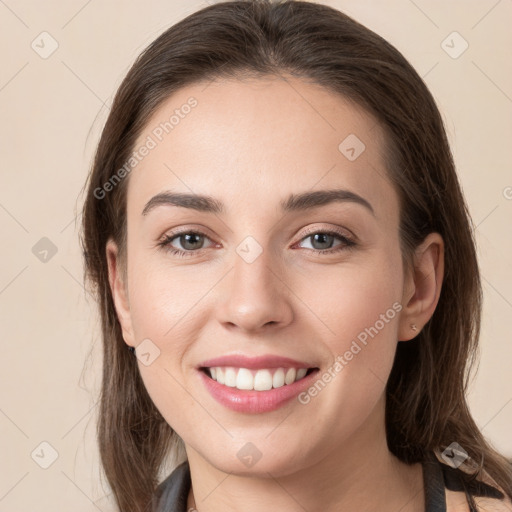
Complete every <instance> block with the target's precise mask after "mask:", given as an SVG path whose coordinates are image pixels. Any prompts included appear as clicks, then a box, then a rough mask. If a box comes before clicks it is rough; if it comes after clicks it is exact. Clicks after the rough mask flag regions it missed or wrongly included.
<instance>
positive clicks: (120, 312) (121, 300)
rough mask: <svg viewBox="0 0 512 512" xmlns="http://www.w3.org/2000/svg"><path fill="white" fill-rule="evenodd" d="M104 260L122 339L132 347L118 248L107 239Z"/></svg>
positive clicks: (129, 320)
mask: <svg viewBox="0 0 512 512" xmlns="http://www.w3.org/2000/svg"><path fill="white" fill-rule="evenodd" d="M106 258H107V264H108V280H109V283H110V291H111V293H112V299H113V301H114V306H115V308H116V313H117V318H118V320H119V323H120V324H121V329H122V332H123V339H124V341H125V342H126V343H127V344H128V345H129V346H132V347H134V346H135V345H136V343H135V339H134V335H133V328H132V321H131V314H130V304H129V300H128V292H127V286H126V283H125V282H124V281H123V272H122V271H121V270H122V269H121V267H120V261H119V257H118V247H117V244H116V243H115V242H114V241H113V240H112V239H109V240H108V242H107V244H106Z"/></svg>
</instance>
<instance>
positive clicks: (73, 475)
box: [0, 0, 512, 512]
mask: <svg viewBox="0 0 512 512" xmlns="http://www.w3.org/2000/svg"><path fill="white" fill-rule="evenodd" d="M326 3H328V4H329V5H331V6H333V7H337V8H339V9H340V10H343V11H345V12H346V13H347V14H349V15H351V16H353V17H354V18H355V19H357V20H358V21H360V22H362V23H363V24H365V25H367V26H368V27H369V28H371V29H373V30H375V31H376V32H378V33H379V34H381V35H382V36H384V37H385V38H386V39H388V40H389V41H390V42H391V43H392V44H394V45H395V46H396V47H397V48H398V49H399V50H400V51H401V52H402V53H403V54H404V55H405V56H406V57H407V58H408V59H409V60H410V61H411V63H412V64H413V65H414V66H415V68H416V69H417V70H418V72H419V73H420V74H421V75H422V76H423V77H425V80H426V82H427V84H428V86H429V87H430V89H431V90H432V92H433V94H434V96H435V98H436V100H437V101H438V104H439V106H440V108H441V110H442V113H443V116H444V119H445V121H446V126H447V130H448V132H449V137H450V140H451V143H452V147H453V151H454V155H455V159H456V163H457V165H458V172H459V176H460V179H461V182H462V185H463V188H464V191H465V194H466V196H467V200H468V202H469V205H470V209H471V214H472V216H473V219H474V221H475V224H476V225H477V230H476V237H477V241H478V251H479V257H480V262H481V266H482V273H483V282H484V293H485V309H484V323H483V333H482V340H481V341H482V349H481V353H482V357H481V364H480V369H479V373H478V376H477V378H476V379H475V381H474V384H473V385H472V388H471V393H470V405H471V409H472V411H473V413H474V416H475V418H476V420H477V423H478V424H479V425H480V427H481V428H482V429H483V431H484V434H485V435H486V436H488V438H489V439H490V440H491V441H492V442H493V443H494V444H495V445H496V447H497V448H499V449H500V450H502V451H503V452H505V453H506V454H507V455H509V456H512V436H511V434H510V432H511V428H510V425H511V424H512V421H511V420H512V377H511V370H510V368H511V362H512V343H511V341H512V340H511V329H510V324H509V319H510V318H511V316H512V291H511V290H512V258H511V253H512V239H511V238H512V237H511V233H512V230H511V229H510V221H511V220H512V174H511V168H512V167H511V161H512V152H511V149H510V146H511V141H512V116H511V113H512V67H511V61H510V48H512V32H511V30H510V26H511V25H512V24H511V22H512V1H510V0H500V1H497V0H479V1H468V0H457V1H453V0H452V1H450V2H446V1H444V0H435V1H427V0H414V1H412V0H392V1H386V2H379V1H377V0H375V1H358V0H338V1H335V0H332V1H329V2H326ZM204 5H206V4H205V2H202V3H201V2H196V1H181V0H179V1H178V0H172V1H170V0H165V1H164V0H145V1H144V2H142V1H131V2H120V1H113V0H107V1H100V0H89V1H86V0H72V1H67V2H56V1H46V2H40V1H36V0H24V1H16V0H0V48H1V50H0V51H1V59H2V60H1V68H0V69H1V71H0V109H1V110H0V111H1V113H2V114H1V123H0V144H1V155H2V161H1V171H0V228H1V232H2V244H1V246H2V252H1V257H2V264H1V267H0V315H1V337H2V342H1V343H2V345H1V347H2V348H1V357H0V365H1V370H0V396H1V398H0V429H1V430H0V431H1V433H2V435H1V437H0V452H1V454H2V455H1V456H0V460H1V462H0V464H1V467H0V512H7V511H8V512H16V511H29V510H36V509H37V510H40V511H50V510H51V511H53V510H73V511H74V512H89V511H94V510H103V511H110V510H113V506H112V503H111V500H110V499H109V496H108V493H109V491H108V488H107V486H106V484H104V483H102V482H101V481H100V470H99V464H98V452H97V448H96V438H95V426H96V423H95V422H96V411H97V408H96V404H97V398H96V397H97V391H98V385H99V378H100V367H101V358H100V351H99V347H100V344H99V340H98V337H97V333H98V321H97V317H96V310H95V305H94V303H93V301H92V300H91V299H90V298H89V297H88V296H87V295H86V293H85V292H84V289H83V285H82V262H81V254H80V249H79V246H78V239H77V233H78V230H77V226H78V224H77V223H78V222H79V221H80V217H79V216H78V217H77V213H79V211H80V206H81V203H82V197H81V196H80V190H81V188H82V186H83V183H84V180H85V177H86V173H87V170H88V167H89V164H90V161H91V156H92V152H93V150H94V147H95V144H96V142H97V140H98V137H99V133H100V130H101V128H102V125H103V123H104V121H105V119H106V115H107V113H108V106H109V105H110V103H111V100H112V96H113V93H114V91H115V90H116V88H117V87H118V86H119V84H120V81H121V80H122V78H123V76H124V75H125V73H126V71H127V70H128V68H129V66H130V65H131V63H132V62H133V60H134V58H135V57H136V55H137V54H138V53H139V52H140V51H141V50H142V49H143V48H144V47H145V46H146V45H147V44H149V43H150V42H151V41H152V40H153V39H154V38H155V37H156V36H157V35H159V34H160V33H161V32H162V31H163V30H164V29H166V28H167V27H169V26H170V25H171V24H173V23H174V22H176V21H178V20H179V19H181V18H183V17H184V16H186V15H188V14H190V13H191V12H193V11H195V10H197V9H198V8H200V7H201V6H204ZM43 31H47V32H48V33H49V34H51V37H52V38H54V39H55V40H56V41H57V43H58V48H57V50H56V51H55V52H54V53H53V54H52V55H50V56H49V57H48V58H46V59H43V58H42V57H41V56H40V54H39V53H41V52H43V51H48V50H49V49H51V40H50V38H49V36H39V34H41V32H43ZM454 31H457V32H458V33H459V34H460V35H461V36H462V38H464V40H465V41H467V43H468V44H469V46H468V48H467V50H466V51H465V52H464V53H462V54H461V55H460V56H459V57H458V58H452V56H453V55H454V54H455V53H454V52H458V51H460V50H461V49H462V48H463V46H462V45H463V44H464V41H463V40H462V39H460V38H458V36H450V37H449V38H448V39H447V41H446V43H444V47H445V49H447V50H448V51H450V52H451V53H452V56H450V55H449V54H448V53H446V51H445V49H443V46H442V41H444V40H445V39H446V38H447V36H449V35H450V34H451V33H452V32H454ZM454 37H455V38H454ZM42 38H45V39H44V42H43V43H42V42H41V39H42ZM33 41H35V42H34V46H35V48H37V50H38V51H39V53H37V52H36V51H35V50H34V49H33V48H32V47H31V44H32V42H33ZM43 44H44V48H43ZM447 44H448V45H449V46H451V47H452V48H449V47H448V48H447V47H446V45H447ZM36 45H39V46H36ZM507 187H508V188H507ZM43 237H47V238H49V239H50V240H51V242H52V243H53V244H54V245H55V248H56V249H57V252H56V254H54V255H52V253H51V252H49V253H48V254H47V255H46V258H47V261H46V262H43V261H40V259H39V258H41V257H43V256H44V255H43V254H41V253H40V252H39V254H38V256H39V257H36V254H34V253H33V247H34V246H35V245H36V243H38V241H39V240H40V239H41V238H43ZM40 243H42V244H44V243H48V242H40ZM37 247H39V246H36V248H37ZM35 252H36V253H37V252H38V251H37V250H35ZM91 348H92V352H91V357H90V358H88V355H89V352H90V351H91ZM42 442H47V443H49V444H50V445H51V446H52V447H53V448H54V449H55V450H56V452H58V458H57V459H56V460H55V461H54V463H53V464H51V466H49V467H48V469H43V468H42V467H40V464H43V465H44V464H45V463H46V464H48V463H49V462H51V460H52V459H51V449H50V448H48V447H47V446H45V445H43V446H42V447H41V446H40V443H42ZM31 454H32V455H31Z"/></svg>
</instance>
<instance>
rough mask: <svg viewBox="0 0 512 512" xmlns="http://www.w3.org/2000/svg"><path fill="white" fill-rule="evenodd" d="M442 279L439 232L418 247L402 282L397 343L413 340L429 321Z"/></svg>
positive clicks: (437, 299)
mask: <svg viewBox="0 0 512 512" xmlns="http://www.w3.org/2000/svg"><path fill="white" fill-rule="evenodd" d="M443 277H444V242H443V238H442V236H441V235H440V234H439V233H430V234H429V235H428V236H427V237H426V238H425V240H424V241H423V242H422V243H421V245H419V246H418V247H417V249H416V251H415V255H414V268H413V269H412V271H411V272H409V273H408V275H407V276H406V278H405V280H404V290H403V296H402V305H403V309H402V313H401V315H400V324H399V330H398V341H408V340H410V339H412V338H414V337H415V336H417V335H418V334H419V332H420V331H421V329H422V327H423V326H424V325H425V324H426V323H427V322H428V321H429V320H430V318H431V317H432V315H433V314H434V311H435V309H436V306H437V303H438V301H439V296H440V295H441V286H442V283H443ZM412 325H415V326H416V327H417V329H416V330H414V329H413V328H412V327H411V326H412Z"/></svg>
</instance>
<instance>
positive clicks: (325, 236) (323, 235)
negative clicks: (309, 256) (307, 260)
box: [312, 233, 334, 249]
mask: <svg viewBox="0 0 512 512" xmlns="http://www.w3.org/2000/svg"><path fill="white" fill-rule="evenodd" d="M312 237H313V247H315V242H317V241H318V238H319V239H320V244H321V245H322V244H327V247H315V249H329V248H330V247H329V246H330V245H331V243H332V241H333V239H334V236H333V235H329V234H327V233H315V234H314V235H312ZM326 240H327V241H326Z"/></svg>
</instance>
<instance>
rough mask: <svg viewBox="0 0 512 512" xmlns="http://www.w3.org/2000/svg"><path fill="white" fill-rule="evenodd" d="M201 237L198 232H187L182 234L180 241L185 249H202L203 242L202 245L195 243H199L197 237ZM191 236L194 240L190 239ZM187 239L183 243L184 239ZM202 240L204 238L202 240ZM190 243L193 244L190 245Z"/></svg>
mask: <svg viewBox="0 0 512 512" xmlns="http://www.w3.org/2000/svg"><path fill="white" fill-rule="evenodd" d="M198 237H199V238H201V235H200V234H198V233H187V234H185V235H180V242H182V243H181V245H182V247H183V248H184V249H191V250H192V249H200V248H201V247H202V245H203V244H202V243H201V244H200V247H197V246H196V245H195V244H197V238H198ZM190 238H192V241H191V240H190ZM194 239H195V242H194ZM184 240H185V242H184V243H183V241H184ZM201 242H202V240H201ZM189 244H192V246H190V245H189Z"/></svg>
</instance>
